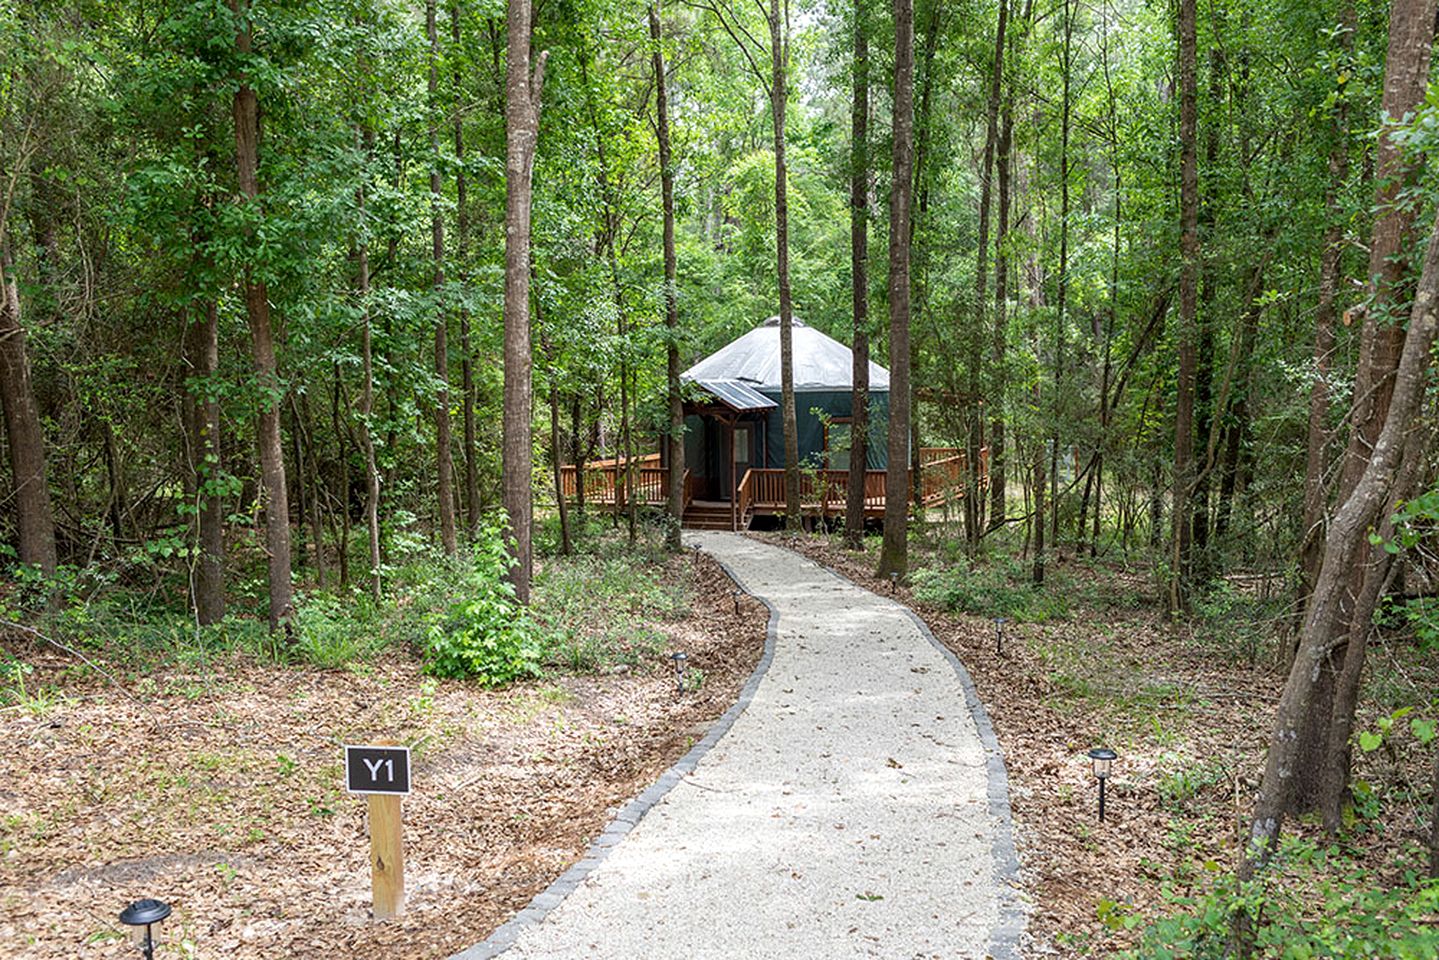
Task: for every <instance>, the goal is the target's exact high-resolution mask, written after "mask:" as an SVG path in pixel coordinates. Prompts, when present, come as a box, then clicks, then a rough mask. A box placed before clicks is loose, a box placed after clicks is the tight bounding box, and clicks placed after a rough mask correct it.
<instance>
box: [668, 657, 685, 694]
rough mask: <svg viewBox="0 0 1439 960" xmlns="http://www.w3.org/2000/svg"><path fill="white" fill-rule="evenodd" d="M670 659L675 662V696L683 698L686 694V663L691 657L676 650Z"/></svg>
mask: <svg viewBox="0 0 1439 960" xmlns="http://www.w3.org/2000/svg"><path fill="white" fill-rule="evenodd" d="M670 659H671V660H673V661H674V662H675V696H677V697H682V696H684V693H685V661H686V660H688V659H689V657H687V656H685V652H684V651H683V650H676V651H675V652H674V653H672V654H670Z"/></svg>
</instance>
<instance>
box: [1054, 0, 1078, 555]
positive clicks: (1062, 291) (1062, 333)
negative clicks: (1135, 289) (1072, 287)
mask: <svg viewBox="0 0 1439 960" xmlns="http://www.w3.org/2000/svg"><path fill="white" fill-rule="evenodd" d="M1063 2H1064V23H1063V30H1064V42H1063V44H1062V45H1061V46H1060V64H1061V68H1062V69H1061V74H1062V76H1061V79H1060V111H1059V278H1058V280H1059V283H1058V290H1057V291H1056V293H1057V296H1056V298H1055V314H1054V390H1053V391H1052V393H1053V395H1052V396H1051V397H1050V398H1049V400H1050V406H1051V410H1052V413H1051V416H1052V417H1053V420H1052V421H1051V430H1052V432H1051V433H1050V435H1049V535H1050V539H1051V541H1052V542H1053V545H1054V547H1055V548H1056V549H1058V548H1059V439H1060V434H1059V423H1060V420H1061V419H1062V417H1063V413H1064V411H1063V409H1062V407H1063V402H1064V395H1063V393H1062V391H1061V390H1060V388H1059V385H1060V383H1061V382H1063V379H1064V349H1065V341H1066V340H1067V339H1068V337H1069V334H1068V330H1067V328H1066V324H1067V323H1068V320H1069V318H1068V313H1067V307H1068V305H1069V127H1070V122H1069V121H1070V115H1071V113H1072V112H1073V104H1072V103H1071V102H1070V95H1069V89H1070V76H1069V75H1070V73H1071V67H1072V65H1073V64H1072V61H1073V59H1074V57H1073V52H1074V13H1073V11H1072V9H1071V7H1070V0H1063Z"/></svg>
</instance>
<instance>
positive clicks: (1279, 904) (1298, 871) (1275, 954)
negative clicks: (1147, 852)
mask: <svg viewBox="0 0 1439 960" xmlns="http://www.w3.org/2000/svg"><path fill="white" fill-rule="evenodd" d="M1277 859H1278V869H1282V870H1283V871H1284V872H1285V873H1286V874H1287V876H1283V877H1265V878H1262V879H1259V880H1254V881H1250V882H1247V883H1241V882H1240V881H1238V880H1237V879H1235V878H1234V877H1233V876H1232V875H1227V874H1226V875H1221V876H1219V877H1217V879H1216V882H1215V883H1214V886H1213V887H1212V888H1211V889H1209V890H1208V891H1206V892H1204V893H1200V894H1197V895H1194V894H1176V893H1175V892H1174V891H1173V890H1167V891H1166V894H1167V900H1168V901H1169V903H1170V904H1171V906H1172V907H1173V909H1174V912H1173V914H1172V915H1170V916H1167V917H1164V918H1162V919H1159V920H1156V921H1154V922H1153V923H1150V924H1149V925H1148V926H1147V927H1145V929H1144V933H1143V938H1142V941H1141V946H1140V947H1139V948H1138V949H1137V950H1135V951H1131V952H1129V953H1127V954H1125V956H1127V957H1130V958H1133V960H1140V958H1142V960H1224V958H1228V957H1231V956H1233V940H1232V936H1233V921H1234V918H1235V916H1236V915H1237V914H1239V912H1240V911H1243V912H1244V913H1245V914H1247V915H1248V917H1249V918H1250V922H1251V924H1252V929H1253V936H1254V947H1255V949H1254V953H1253V956H1254V957H1256V958H1266V960H1268V958H1272V960H1318V958H1325V960H1369V958H1374V957H1389V958H1396V960H1433V958H1435V957H1439V931H1436V930H1435V929H1434V926H1433V922H1432V921H1433V916H1434V913H1435V911H1436V910H1439V882H1436V881H1433V880H1428V879H1426V878H1425V877H1424V874H1423V872H1422V871H1420V870H1418V869H1416V868H1414V867H1413V866H1412V865H1407V864H1401V870H1400V871H1398V877H1397V882H1394V883H1392V884H1391V883H1389V882H1388V880H1387V878H1381V877H1380V876H1377V875H1376V874H1374V873H1372V872H1370V871H1367V870H1364V869H1362V868H1360V867H1358V866H1356V865H1355V864H1354V863H1352V862H1351V861H1348V860H1346V859H1345V858H1344V857H1343V856H1341V854H1340V853H1339V851H1338V849H1337V848H1332V847H1331V848H1320V847H1316V846H1315V845H1314V844H1312V843H1310V842H1307V841H1301V840H1293V839H1291V840H1287V841H1285V842H1284V844H1283V846H1282V848H1281V851H1280V854H1279V856H1278V858H1277ZM1111 919H1112V918H1111ZM1132 919H1133V918H1132V917H1131V916H1124V917H1123V918H1122V923H1123V924H1124V926H1125V927H1130V926H1132V925H1133V924H1131V921H1132ZM1107 922H1109V921H1107ZM1113 925H1114V924H1113V922H1111V926H1113Z"/></svg>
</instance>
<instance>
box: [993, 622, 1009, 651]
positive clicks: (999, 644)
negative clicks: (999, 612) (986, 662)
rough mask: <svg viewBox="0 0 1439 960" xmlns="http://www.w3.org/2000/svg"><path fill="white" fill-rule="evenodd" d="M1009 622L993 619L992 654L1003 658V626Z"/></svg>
mask: <svg viewBox="0 0 1439 960" xmlns="http://www.w3.org/2000/svg"><path fill="white" fill-rule="evenodd" d="M1008 622H1009V621H1008V620H1007V619H1005V618H1004V617H995V618H994V652H995V653H996V654H998V655H999V656H1001V657H1002V656H1004V625H1005V624H1006V623H1008Z"/></svg>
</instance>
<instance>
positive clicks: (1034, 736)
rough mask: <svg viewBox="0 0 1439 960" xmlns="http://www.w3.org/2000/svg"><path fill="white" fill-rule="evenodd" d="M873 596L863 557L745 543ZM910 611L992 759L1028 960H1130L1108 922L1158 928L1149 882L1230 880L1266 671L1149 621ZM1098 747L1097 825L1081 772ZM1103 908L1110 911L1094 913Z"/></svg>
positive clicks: (794, 541) (796, 543)
mask: <svg viewBox="0 0 1439 960" xmlns="http://www.w3.org/2000/svg"><path fill="white" fill-rule="evenodd" d="M760 536H761V537H762V538H763V539H765V540H766V541H767V542H771V543H775V544H777V545H780V546H784V547H788V548H790V549H793V550H796V551H798V552H799V553H802V554H804V555H806V556H808V557H810V558H811V559H813V560H816V561H818V562H819V563H822V564H824V565H826V566H828V567H831V568H833V569H835V570H836V571H838V572H839V573H842V574H843V575H845V576H846V577H849V578H850V579H852V580H854V581H855V582H857V583H859V584H860V585H861V586H864V587H866V588H868V589H870V590H873V591H875V592H876V593H880V594H884V595H888V594H889V593H890V584H889V583H888V581H883V582H882V581H880V580H878V579H876V578H875V577H874V576H873V573H874V569H875V565H876V564H875V560H876V554H874V553H873V552H871V553H870V554H868V555H861V554H854V553H850V552H847V551H845V550H843V549H842V548H841V547H839V546H838V545H837V544H836V543H835V542H834V541H833V540H830V539H828V538H820V537H798V538H795V537H787V536H784V535H779V534H770V535H760ZM897 592H898V599H900V600H901V601H902V602H904V603H906V604H908V605H909V606H910V607H912V608H913V609H914V610H915V611H916V612H917V613H919V614H920V616H921V617H923V618H924V620H925V622H926V623H928V624H929V626H930V629H931V630H932V631H933V633H934V634H935V636H936V637H937V638H938V639H939V640H940V641H941V642H943V643H944V644H945V645H946V646H948V647H949V648H950V649H952V650H953V651H954V652H955V653H956V654H957V655H958V656H959V657H960V659H961V660H962V661H963V662H964V664H965V666H966V667H967V668H968V669H969V672H970V674H971V675H972V676H973V677H974V682H975V684H976V686H977V687H978V690H979V694H980V698H981V699H982V700H983V701H984V704H985V706H986V708H987V709H988V710H989V714H990V717H991V718H992V719H993V722H994V728H995V733H996V735H997V736H998V738H999V742H1000V744H1001V746H1002V747H1003V749H1004V754H1005V763H1006V765H1007V767H1008V771H1009V778H1010V798H1011V803H1012V806H1013V813H1014V820H1015V830H1016V834H1017V842H1018V846H1019V853H1020V861H1021V868H1022V873H1023V878H1024V886H1025V891H1026V894H1027V896H1028V898H1029V900H1030V902H1031V905H1032V908H1033V912H1032V914H1031V917H1030V932H1031V934H1032V937H1031V939H1030V942H1029V944H1028V945H1027V948H1026V951H1025V952H1026V955H1029V956H1079V955H1094V954H1101V955H1102V954H1106V953H1110V952H1112V951H1115V950H1119V949H1123V948H1126V947H1132V946H1134V939H1133V937H1134V934H1133V933H1132V932H1129V933H1126V932H1123V931H1121V930H1116V929H1114V928H1113V927H1111V925H1110V924H1109V923H1106V922H1105V920H1104V917H1105V916H1106V915H1108V916H1109V917H1111V918H1113V919H1114V920H1116V921H1117V920H1118V919H1119V918H1120V917H1122V916H1124V915H1128V914H1132V913H1138V914H1139V915H1142V916H1152V915H1155V914H1157V913H1162V912H1164V910H1163V906H1164V902H1163V898H1162V893H1161V889H1160V881H1161V880H1165V879H1171V878H1176V877H1177V878H1181V882H1180V888H1181V890H1182V888H1183V887H1184V886H1185V882H1186V881H1185V880H1184V878H1191V879H1190V880H1189V881H1188V882H1192V883H1193V884H1194V885H1195V887H1196V888H1199V887H1202V885H1203V884H1204V883H1205V880H1206V874H1208V873H1209V872H1211V871H1212V870H1213V869H1214V868H1215V867H1216V866H1221V867H1223V868H1225V869H1232V868H1233V867H1234V866H1235V865H1236V864H1237V860H1238V850H1239V847H1238V845H1237V844H1238V838H1239V837H1240V836H1241V835H1242V832H1243V831H1244V830H1245V829H1246V828H1247V821H1246V820H1245V815H1246V814H1247V811H1248V809H1249V805H1250V802H1251V799H1252V794H1253V791H1254V789H1255V787H1256V786H1257V784H1258V779H1259V773H1260V770H1261V764H1262V759H1263V750H1264V747H1265V746H1266V743H1267V736H1268V730H1269V727H1270V724H1271V722H1272V719H1273V706H1274V703H1275V701H1276V699H1277V697H1278V694H1279V691H1280V689H1281V687H1282V685H1283V684H1282V678H1281V677H1280V676H1279V675H1278V674H1277V672H1276V671H1274V670H1272V669H1271V668H1269V667H1268V666H1267V665H1264V664H1260V665H1258V666H1249V665H1247V664H1242V663H1222V662H1216V659H1215V658H1214V657H1213V656H1205V655H1202V654H1201V653H1199V652H1197V651H1196V650H1195V648H1194V645H1193V644H1186V643H1184V642H1182V640H1183V636H1182V634H1180V633H1177V632H1176V631H1175V630H1174V629H1173V628H1171V627H1170V626H1169V625H1167V624H1166V623H1164V622H1163V620H1162V619H1161V618H1160V616H1159V615H1158V614H1157V613H1156V612H1155V611H1153V610H1152V609H1147V608H1144V607H1141V608H1138V609H1124V610H1114V609H1106V610H1104V611H1103V612H1102V613H1096V612H1094V611H1089V610H1085V609H1082V608H1077V607H1074V608H1071V615H1070V616H1069V617H1068V618H1067V619H1064V620H1062V621H1053V622H1048V623H1034V624H1008V625H1006V627H1005V645H1004V653H1003V655H1002V656H1001V655H999V654H997V653H996V650H995V625H994V624H993V623H992V622H991V621H989V620H985V619H980V618H977V617H972V616H966V615H962V614H951V613H947V612H945V611H943V610H939V609H936V608H934V607H931V606H927V605H926V604H923V603H921V602H919V601H918V600H917V599H916V598H915V597H914V595H913V593H912V592H911V591H910V590H909V589H908V588H907V587H905V586H902V585H901V586H900V587H899V589H898V591H897ZM1095 746H1109V747H1112V748H1113V749H1115V750H1116V751H1118V753H1119V756H1120V759H1119V760H1118V761H1117V762H1116V764H1115V767H1114V776H1113V778H1112V779H1111V780H1110V781H1109V791H1108V809H1107V817H1106V822H1105V823H1103V824H1100V823H1099V822H1098V819H1097V809H1096V807H1097V802H1096V801H1097V792H1096V783H1095V779H1094V777H1093V775H1092V771H1091V765H1090V761H1089V759H1088V757H1087V756H1086V754H1087V752H1088V750H1089V749H1090V748H1091V747H1095ZM1111 904H1113V905H1114V906H1110V905H1111Z"/></svg>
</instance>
